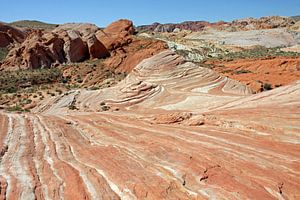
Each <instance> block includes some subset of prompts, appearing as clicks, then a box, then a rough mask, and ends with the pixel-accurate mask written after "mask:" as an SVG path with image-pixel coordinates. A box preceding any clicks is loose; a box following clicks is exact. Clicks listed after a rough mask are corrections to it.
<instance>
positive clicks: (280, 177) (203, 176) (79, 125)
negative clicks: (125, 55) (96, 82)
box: [0, 51, 300, 200]
mask: <svg viewBox="0 0 300 200" xmlns="http://www.w3.org/2000/svg"><path fill="white" fill-rule="evenodd" d="M45 101H48V102H51V103H50V104H48V105H47V104H45V102H44V103H43V104H42V106H44V109H43V110H44V111H45V113H42V114H40V113H36V114H34V113H31V114H28V113H23V114H12V113H0V130H1V134H0V150H1V163H0V175H1V177H0V185H1V195H2V196H1V197H3V198H6V199H34V198H35V197H45V199H60V198H62V199H183V200H185V199H186V200H188V199H224V197H226V199H229V200H235V199H295V200H296V199H299V198H298V197H299V196H300V192H299V185H300V177H299V173H298V172H299V165H298V163H299V139H300V136H299V134H298V133H299V128H300V127H299V120H300V118H299V114H298V113H299V103H300V82H299V81H298V82H295V83H293V84H291V85H288V86H284V87H282V88H277V89H275V90H272V91H268V92H265V93H260V94H255V95H251V94H250V93H249V90H248V89H247V87H246V86H244V85H243V84H240V83H238V82H234V81H232V80H230V79H227V78H225V77H222V76H220V75H218V74H217V73H215V72H214V71H212V70H210V69H207V68H202V67H198V66H197V65H195V64H193V63H189V62H185V61H184V59H183V58H182V57H180V56H178V55H176V54H175V53H174V52H171V51H164V52H162V53H160V54H158V55H155V56H153V57H151V58H149V59H146V60H144V61H143V62H141V63H140V64H139V65H138V66H137V67H136V68H135V69H134V70H133V71H132V72H131V73H130V74H129V75H128V76H127V77H126V79H124V80H123V81H122V82H120V83H119V84H118V85H117V86H115V87H111V88H106V89H103V90H98V91H87V90H84V89H82V90H80V89H79V90H76V91H73V92H70V93H68V94H64V95H61V96H59V97H56V98H47V99H45ZM70 105H72V106H76V108H78V109H79V110H69V109H68V108H67V107H69V106H70ZM101 106H102V108H101ZM89 109H90V110H89ZM96 110H98V111H99V112H97V113H96V112H89V113H88V112H84V113H81V112H80V111H96ZM47 112H48V114H47ZM50 114H51V115H50ZM12 158H13V159H12ZM41 186H43V187H42V188H41ZM11 188H13V190H12V189H11ZM74 188H75V189H74Z"/></svg>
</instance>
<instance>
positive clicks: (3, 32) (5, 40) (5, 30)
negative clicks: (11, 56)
mask: <svg viewBox="0 0 300 200" xmlns="http://www.w3.org/2000/svg"><path fill="white" fill-rule="evenodd" d="M26 36H27V34H26V32H24V31H22V30H20V29H18V28H15V27H12V26H9V25H7V24H4V23H1V22H0V47H6V46H8V45H9V44H11V43H13V42H16V43H21V42H23V41H24V40H25V38H26Z"/></svg>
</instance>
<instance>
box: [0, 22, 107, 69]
mask: <svg viewBox="0 0 300 200" xmlns="http://www.w3.org/2000/svg"><path fill="white" fill-rule="evenodd" d="M73 26H75V25H74V24H73ZM73 26H70V25H69V26H67V27H65V26H63V27H65V29H63V28H62V27H58V28H56V29H54V30H53V31H51V32H44V31H42V30H37V31H32V32H31V34H30V35H29V36H28V37H27V38H26V40H25V41H24V42H23V43H22V44H19V45H16V46H15V47H14V48H13V49H11V50H10V52H9V53H8V55H7V58H6V59H5V60H4V61H3V64H2V65H1V68H2V69H4V70H17V69H36V68H44V67H47V68H48V67H51V66H52V65H56V64H62V63H74V62H81V61H84V60H87V59H89V58H92V59H93V58H105V57H107V56H109V52H108V51H107V49H106V48H105V46H104V45H103V44H102V43H101V42H100V41H99V40H98V39H97V38H96V36H95V32H96V30H95V29H94V31H91V32H89V30H90V29H91V28H89V27H90V26H84V25H78V26H75V28H74V30H72V27H73ZM83 27H84V28H83ZM76 29H77V30H76Z"/></svg>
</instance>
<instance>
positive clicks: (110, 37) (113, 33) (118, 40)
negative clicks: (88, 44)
mask: <svg viewBox="0 0 300 200" xmlns="http://www.w3.org/2000/svg"><path fill="white" fill-rule="evenodd" d="M133 33H134V28H133V23H132V21H129V20H125V19H121V20H118V21H116V22H113V23H112V24H110V25H109V26H108V27H107V28H105V29H104V30H99V31H98V32H97V33H96V36H97V38H98V40H99V41H101V42H102V43H103V44H104V46H105V47H106V48H107V49H108V50H110V51H111V50H115V49H117V48H119V47H122V46H124V45H127V44H129V43H130V42H131V41H132V38H131V37H130V36H131V35H132V34H133Z"/></svg>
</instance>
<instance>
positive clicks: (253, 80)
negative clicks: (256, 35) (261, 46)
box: [206, 57, 300, 92]
mask: <svg viewBox="0 0 300 200" xmlns="http://www.w3.org/2000/svg"><path fill="white" fill-rule="evenodd" d="M206 63H207V64H209V65H211V66H213V69H214V70H215V71H217V72H219V73H221V74H223V75H225V76H227V77H230V78H232V79H234V80H238V81H240V82H242V83H244V84H246V85H248V86H249V87H251V88H252V90H253V91H255V92H262V91H264V90H268V89H274V88H276V87H280V86H284V85H288V84H291V83H293V82H294V81H297V80H299V77H300V70H299V69H300V66H299V64H300V58H298V57H294V58H293V57H270V58H256V59H250V58H249V59H235V60H231V61H207V62H206ZM266 87H268V88H266Z"/></svg>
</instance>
